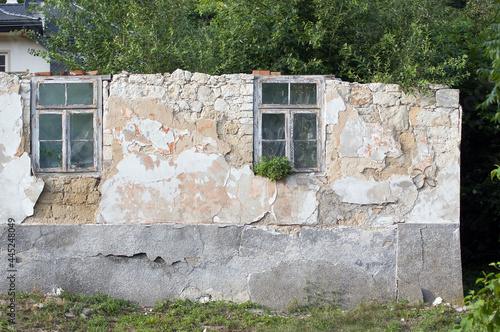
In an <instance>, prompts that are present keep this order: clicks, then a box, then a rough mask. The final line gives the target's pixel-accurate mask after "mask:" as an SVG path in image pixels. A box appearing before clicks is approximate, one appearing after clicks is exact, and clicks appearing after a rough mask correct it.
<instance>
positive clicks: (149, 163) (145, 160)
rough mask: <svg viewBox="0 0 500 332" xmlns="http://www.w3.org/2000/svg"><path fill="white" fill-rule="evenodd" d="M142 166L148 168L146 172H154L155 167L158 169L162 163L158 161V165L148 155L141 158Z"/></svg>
mask: <svg viewBox="0 0 500 332" xmlns="http://www.w3.org/2000/svg"><path fill="white" fill-rule="evenodd" d="M141 159H142V160H141V161H142V164H143V165H144V166H145V167H146V170H154V169H155V166H156V167H158V166H159V165H160V161H159V160H157V161H156V163H155V162H154V161H153V159H152V158H151V157H150V156H148V155H146V156H144V157H142V158H141Z"/></svg>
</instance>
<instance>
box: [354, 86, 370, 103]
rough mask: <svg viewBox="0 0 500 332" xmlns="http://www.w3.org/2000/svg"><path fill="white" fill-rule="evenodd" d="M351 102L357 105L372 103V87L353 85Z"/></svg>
mask: <svg viewBox="0 0 500 332" xmlns="http://www.w3.org/2000/svg"><path fill="white" fill-rule="evenodd" d="M350 102H351V104H353V105H356V106H362V105H366V104H371V102H372V93H371V91H370V88H369V87H368V86H367V85H353V86H352V90H351V99H350Z"/></svg>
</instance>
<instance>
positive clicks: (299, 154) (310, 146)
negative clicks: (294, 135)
mask: <svg viewBox="0 0 500 332" xmlns="http://www.w3.org/2000/svg"><path fill="white" fill-rule="evenodd" d="M293 147H294V151H293V159H294V166H295V168H317V167H318V145H317V142H294V143H293Z"/></svg>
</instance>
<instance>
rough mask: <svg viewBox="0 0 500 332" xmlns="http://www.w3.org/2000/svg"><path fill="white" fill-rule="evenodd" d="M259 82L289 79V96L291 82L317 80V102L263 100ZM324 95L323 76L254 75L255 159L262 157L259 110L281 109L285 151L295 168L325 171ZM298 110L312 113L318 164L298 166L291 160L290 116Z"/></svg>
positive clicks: (260, 116) (291, 119) (282, 81)
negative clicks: (274, 102)
mask: <svg viewBox="0 0 500 332" xmlns="http://www.w3.org/2000/svg"><path fill="white" fill-rule="evenodd" d="M262 83H289V85H288V98H290V83H315V84H316V99H317V103H316V105H301V104H299V105H292V104H288V105H280V104H263V103H262ZM324 98H325V80H324V77H323V76H274V75H270V76H267V75H265V76H261V75H256V76H255V80H254V155H253V157H254V163H257V162H259V161H260V160H261V157H262V141H263V139H262V125H261V124H262V114H265V113H267V114H269V113H271V114H272V113H284V114H286V115H285V130H286V136H285V141H286V147H285V154H286V156H287V157H288V159H289V160H290V161H291V164H292V167H293V169H294V171H295V172H306V173H317V172H323V171H324V164H325V153H324V151H325V142H324V137H326V133H325V130H326V129H325V128H324V125H323V123H324V110H323V108H324ZM297 113H315V114H316V115H317V116H316V121H317V122H316V130H317V135H316V136H317V137H316V140H317V149H318V150H317V167H315V168H301V169H297V168H295V165H294V160H293V136H292V135H293V116H294V114H297Z"/></svg>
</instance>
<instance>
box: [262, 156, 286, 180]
mask: <svg viewBox="0 0 500 332" xmlns="http://www.w3.org/2000/svg"><path fill="white" fill-rule="evenodd" d="M253 172H254V173H255V174H257V175H260V176H265V177H268V178H269V179H270V180H271V181H277V180H281V179H283V178H285V177H286V176H287V175H289V174H292V173H293V169H292V166H290V160H288V158H287V157H281V158H279V157H276V156H274V157H272V158H271V159H269V160H267V158H266V157H265V156H262V159H261V161H259V162H257V164H255V166H254V168H253Z"/></svg>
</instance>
